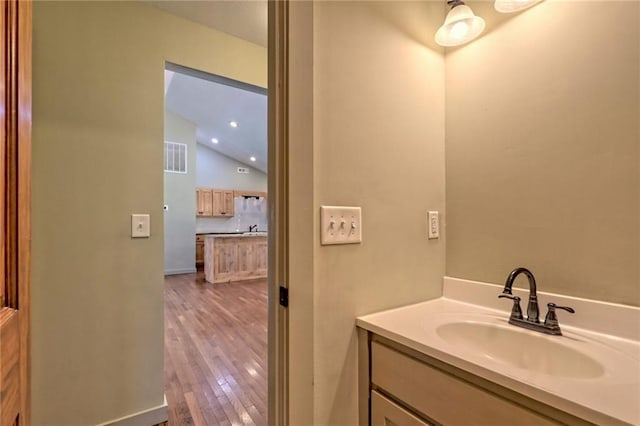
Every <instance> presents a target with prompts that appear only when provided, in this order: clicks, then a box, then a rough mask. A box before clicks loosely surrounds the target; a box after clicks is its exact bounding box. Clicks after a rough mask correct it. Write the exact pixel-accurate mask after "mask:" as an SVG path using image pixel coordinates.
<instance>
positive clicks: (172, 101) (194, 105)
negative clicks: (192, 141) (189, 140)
mask: <svg viewBox="0 0 640 426" xmlns="http://www.w3.org/2000/svg"><path fill="white" fill-rule="evenodd" d="M165 86H167V87H166V88H165V106H166V108H167V109H168V110H169V111H171V112H173V113H175V114H178V115H180V116H181V117H183V118H185V119H187V120H189V121H191V122H192V123H194V124H195V125H196V140H197V142H198V143H200V144H202V145H204V146H207V147H208V148H211V149H214V150H216V151H218V152H220V153H222V154H224V155H226V156H228V157H231V158H233V159H235V160H237V161H239V162H241V163H244V164H247V165H250V166H251V167H255V168H256V169H258V170H261V171H263V172H264V173H266V172H267V96H266V95H265V94H262V93H255V92H253V91H249V90H244V89H241V88H237V87H232V86H229V85H226V84H222V83H218V82H214V81H209V80H205V79H202V78H198V77H195V76H191V75H186V74H182V73H179V72H175V73H174V72H172V71H167V72H166V73H165ZM231 121H236V122H237V123H238V127H236V128H233V127H231V126H230V125H229V122H231ZM212 138H216V139H218V143H217V144H213V143H212V142H211V139H212ZM251 157H255V158H256V161H255V162H252V161H251V160H250V158H251Z"/></svg>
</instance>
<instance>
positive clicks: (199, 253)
mask: <svg viewBox="0 0 640 426" xmlns="http://www.w3.org/2000/svg"><path fill="white" fill-rule="evenodd" d="M202 265H204V236H203V235H196V267H198V266H202Z"/></svg>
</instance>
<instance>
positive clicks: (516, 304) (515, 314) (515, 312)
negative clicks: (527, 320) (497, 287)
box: [498, 294, 523, 320]
mask: <svg viewBox="0 0 640 426" xmlns="http://www.w3.org/2000/svg"><path fill="white" fill-rule="evenodd" d="M498 299H511V300H513V308H512V309H511V319H513V318H515V319H519V320H521V319H522V318H523V317H522V308H520V297H518V296H512V295H510V294H501V295H499V296H498Z"/></svg>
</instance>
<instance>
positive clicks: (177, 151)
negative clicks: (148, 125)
mask: <svg viewBox="0 0 640 426" xmlns="http://www.w3.org/2000/svg"><path fill="white" fill-rule="evenodd" d="M164 171H165V172H168V173H187V145H186V144H184V143H175V142H165V143H164Z"/></svg>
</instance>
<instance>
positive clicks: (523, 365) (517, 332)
mask: <svg viewBox="0 0 640 426" xmlns="http://www.w3.org/2000/svg"><path fill="white" fill-rule="evenodd" d="M435 331H436V334H437V335H438V336H439V337H440V338H441V339H442V340H444V341H445V342H447V343H449V344H451V345H454V346H456V347H459V348H460V349H462V350H469V351H472V352H474V353H476V354H481V355H483V356H485V357H487V358H489V359H492V360H494V361H497V362H500V363H503V364H507V365H509V366H511V367H516V368H520V369H524V370H528V371H533V372H536V373H542V374H547V375H550V376H556V377H567V378H573V379H595V378H598V377H601V376H603V375H604V372H605V369H604V367H603V366H602V364H600V363H599V362H598V361H596V360H595V359H593V358H591V357H590V356H588V355H586V354H584V353H582V352H580V351H579V350H576V349H574V348H571V347H569V346H567V345H564V344H562V342H561V341H562V339H564V338H565V337H561V336H547V335H543V334H538V333H536V332H531V331H527V330H523V329H519V328H515V327H511V326H506V325H499V324H492V323H483V322H476V321H462V322H449V323H445V324H441V325H439V326H438V327H437V328H436V330H435Z"/></svg>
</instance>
